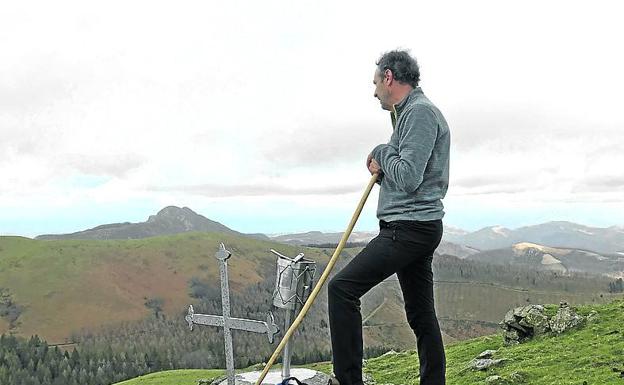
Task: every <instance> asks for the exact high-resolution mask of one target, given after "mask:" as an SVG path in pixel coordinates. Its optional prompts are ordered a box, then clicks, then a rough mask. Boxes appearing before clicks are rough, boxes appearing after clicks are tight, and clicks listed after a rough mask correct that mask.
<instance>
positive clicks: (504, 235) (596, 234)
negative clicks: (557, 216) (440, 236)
mask: <svg viewBox="0 0 624 385" xmlns="http://www.w3.org/2000/svg"><path fill="white" fill-rule="evenodd" d="M444 239H445V240H447V241H449V242H453V243H457V244H460V245H464V246H469V247H473V248H476V249H479V250H493V249H500V248H504V247H511V246H512V245H514V244H516V243H520V242H531V243H538V244H541V245H548V246H551V247H562V248H574V249H584V250H592V251H596V252H600V253H620V254H621V255H622V256H624V227H620V226H611V227H607V228H600V227H589V226H584V225H579V224H576V223H572V222H563V221H556V222H547V223H543V224H539V225H534V226H526V227H520V228H518V229H515V230H511V229H508V228H505V227H502V226H490V227H485V228H483V229H481V230H478V231H475V232H461V231H457V230H455V231H452V232H447V233H446V234H445V236H444Z"/></svg>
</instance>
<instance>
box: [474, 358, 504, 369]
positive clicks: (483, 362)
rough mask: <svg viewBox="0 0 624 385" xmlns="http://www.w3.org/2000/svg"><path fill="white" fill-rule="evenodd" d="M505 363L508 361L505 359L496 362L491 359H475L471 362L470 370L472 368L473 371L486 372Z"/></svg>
mask: <svg viewBox="0 0 624 385" xmlns="http://www.w3.org/2000/svg"><path fill="white" fill-rule="evenodd" d="M505 361H507V360H506V359H504V358H501V359H496V360H493V359H491V358H475V359H474V360H472V361H471V362H470V368H472V369H473V370H486V369H488V368H491V367H492V366H496V365H498V364H500V363H502V362H505Z"/></svg>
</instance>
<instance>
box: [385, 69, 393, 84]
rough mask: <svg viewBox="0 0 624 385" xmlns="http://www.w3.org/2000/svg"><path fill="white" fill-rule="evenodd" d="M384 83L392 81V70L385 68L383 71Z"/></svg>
mask: <svg viewBox="0 0 624 385" xmlns="http://www.w3.org/2000/svg"><path fill="white" fill-rule="evenodd" d="M383 80H384V83H386V85H387V86H389V85H391V84H392V82H394V75H393V74H392V70H390V69H387V70H385V71H384V79H383Z"/></svg>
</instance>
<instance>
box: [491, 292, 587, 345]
mask: <svg viewBox="0 0 624 385" xmlns="http://www.w3.org/2000/svg"><path fill="white" fill-rule="evenodd" d="M583 322H584V318H583V317H582V316H581V315H579V314H577V313H576V312H575V311H574V310H573V309H572V308H570V306H569V305H568V304H567V303H566V302H561V304H560V305H559V309H558V310H557V313H556V314H555V315H554V316H553V317H552V318H550V319H549V318H548V317H547V316H546V314H545V312H544V306H542V305H527V306H521V307H517V308H514V309H511V310H509V311H508V312H507V314H505V318H504V319H503V320H502V321H501V322H500V324H499V325H500V326H501V328H502V329H503V339H504V342H505V344H506V345H513V344H519V343H522V342H524V341H526V340H528V339H531V338H533V337H534V336H536V335H541V334H546V333H550V332H552V333H556V334H560V333H563V332H564V331H566V330H568V329H571V328H574V327H577V326H579V325H581V324H582V323H583Z"/></svg>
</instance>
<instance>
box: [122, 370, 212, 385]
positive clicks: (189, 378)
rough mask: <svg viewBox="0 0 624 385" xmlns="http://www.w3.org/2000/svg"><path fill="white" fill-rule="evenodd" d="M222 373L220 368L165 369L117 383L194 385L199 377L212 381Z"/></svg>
mask: <svg viewBox="0 0 624 385" xmlns="http://www.w3.org/2000/svg"><path fill="white" fill-rule="evenodd" d="M223 374H224V371H223V370H221V369H186V370H167V371H164V372H158V373H151V374H147V375H145V376H141V377H137V378H133V379H131V380H128V381H123V382H118V383H117V385H171V384H175V385H186V384H188V385H196V384H197V381H198V380H199V379H206V380H209V381H212V380H214V379H215V378H217V377H220V376H222V375H223Z"/></svg>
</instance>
